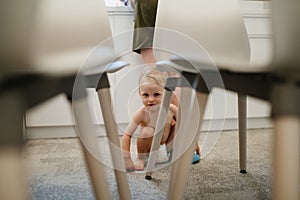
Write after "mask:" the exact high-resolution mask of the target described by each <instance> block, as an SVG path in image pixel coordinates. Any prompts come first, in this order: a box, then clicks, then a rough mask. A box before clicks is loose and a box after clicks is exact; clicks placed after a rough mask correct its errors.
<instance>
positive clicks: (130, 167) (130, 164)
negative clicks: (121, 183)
mask: <svg viewBox="0 0 300 200" xmlns="http://www.w3.org/2000/svg"><path fill="white" fill-rule="evenodd" d="M124 161H125V167H126V171H127V172H132V171H134V168H135V166H134V164H133V162H132V160H131V158H124Z"/></svg>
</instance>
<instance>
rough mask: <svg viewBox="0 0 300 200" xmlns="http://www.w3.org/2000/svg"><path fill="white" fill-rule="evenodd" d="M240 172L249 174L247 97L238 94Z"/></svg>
mask: <svg viewBox="0 0 300 200" xmlns="http://www.w3.org/2000/svg"><path fill="white" fill-rule="evenodd" d="M238 113H239V156H240V172H241V173H243V174H245V173H247V96H246V95H244V94H240V93H239V94H238Z"/></svg>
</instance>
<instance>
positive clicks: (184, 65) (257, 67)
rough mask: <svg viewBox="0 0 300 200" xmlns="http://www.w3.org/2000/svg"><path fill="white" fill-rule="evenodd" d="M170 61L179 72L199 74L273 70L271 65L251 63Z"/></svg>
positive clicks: (172, 58)
mask: <svg viewBox="0 0 300 200" xmlns="http://www.w3.org/2000/svg"><path fill="white" fill-rule="evenodd" d="M170 61H171V62H173V63H175V64H176V65H174V64H173V65H172V64H171V62H170V63H169V65H171V66H172V67H174V68H175V69H177V70H179V71H186V72H190V73H198V72H199V71H203V70H208V71H215V70H218V71H219V70H227V71H230V72H233V73H259V72H262V73H265V72H269V71H270V70H271V68H270V65H268V64H266V63H261V64H251V63H249V62H240V63H239V62H236V61H232V62H231V63H229V62H228V61H227V62H226V61H225V62H216V63H215V62H212V61H210V60H208V59H207V58H205V57H204V58H203V59H202V60H201V58H200V59H199V57H197V58H192V57H191V58H187V59H183V58H180V57H177V56H176V57H171V58H170Z"/></svg>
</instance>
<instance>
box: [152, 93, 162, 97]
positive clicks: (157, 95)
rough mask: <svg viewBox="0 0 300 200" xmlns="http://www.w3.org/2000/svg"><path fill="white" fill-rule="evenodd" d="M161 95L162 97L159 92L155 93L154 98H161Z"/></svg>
mask: <svg viewBox="0 0 300 200" xmlns="http://www.w3.org/2000/svg"><path fill="white" fill-rule="evenodd" d="M160 95H161V94H160V93H158V92H157V93H154V95H153V96H154V97H159V96H160Z"/></svg>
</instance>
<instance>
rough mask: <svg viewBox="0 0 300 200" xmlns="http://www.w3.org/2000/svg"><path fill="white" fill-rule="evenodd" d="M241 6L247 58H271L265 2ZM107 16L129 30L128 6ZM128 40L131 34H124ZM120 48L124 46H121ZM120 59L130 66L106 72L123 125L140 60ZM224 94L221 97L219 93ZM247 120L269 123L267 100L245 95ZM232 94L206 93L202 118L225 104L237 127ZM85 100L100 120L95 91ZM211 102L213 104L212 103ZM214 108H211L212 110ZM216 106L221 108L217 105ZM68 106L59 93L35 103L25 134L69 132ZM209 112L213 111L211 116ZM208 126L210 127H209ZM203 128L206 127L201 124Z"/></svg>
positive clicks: (116, 27)
mask: <svg viewBox="0 0 300 200" xmlns="http://www.w3.org/2000/svg"><path fill="white" fill-rule="evenodd" d="M240 5H241V9H242V12H243V16H244V20H245V23H246V27H247V31H248V34H249V38H250V45H251V52H252V56H251V62H253V63H260V62H268V60H269V59H270V58H271V31H270V27H269V23H270V13H269V10H268V3H267V2H260V1H259V2H255V1H241V2H240ZM108 11H109V19H110V23H111V28H112V32H113V34H114V35H116V34H118V33H122V32H124V31H126V30H131V29H132V26H133V13H132V11H131V9H130V8H129V7H115V8H108ZM128 38H129V40H130V38H131V37H128ZM120 39H122V38H120V37H116V40H117V41H116V45H118V43H121V42H129V43H131V41H118V40H120ZM123 51H124V50H123ZM127 53H128V54H126V55H124V56H122V59H123V60H125V61H127V62H129V63H130V64H131V67H129V68H127V69H126V70H121V71H120V72H117V73H116V74H114V75H111V76H110V82H111V85H112V88H111V91H112V96H113V101H114V102H113V105H114V108H115V111H116V112H115V113H116V119H117V123H119V124H120V125H124V126H125V125H126V123H128V121H129V119H130V115H131V114H132V113H133V112H134V110H136V108H137V107H139V106H140V105H141V104H140V101H139V99H138V97H137V96H136V95H134V94H135V89H136V86H137V84H136V83H137V77H138V74H139V72H140V70H141V68H138V67H136V66H138V65H140V64H142V62H141V59H140V57H139V56H138V55H137V54H134V53H132V52H131V51H130V48H129V49H128V50H127ZM224 95H225V97H226V98H225V103H224V99H223V100H222V98H220V96H224ZM248 99H249V101H248V118H249V119H248V122H249V127H250V128H251V127H252V128H260V127H269V126H270V125H271V124H270V122H269V120H268V117H269V112H270V107H269V105H268V104H267V103H265V102H263V101H261V100H257V99H254V98H248ZM236 100H237V99H236V94H234V93H232V92H226V93H224V92H223V91H221V90H215V91H213V94H212V95H211V97H210V102H209V106H208V109H207V111H206V114H205V119H211V118H213V119H214V120H217V119H218V118H221V117H222V116H223V113H221V112H220V113H218V108H217V105H225V108H226V114H225V118H226V124H225V127H224V128H225V129H236V128H237V123H236V121H237V104H236ZM89 103H90V108H91V110H92V114H93V122H94V123H96V124H103V120H102V117H101V110H100V109H99V104H98V99H97V95H96V94H95V92H94V91H93V90H90V91H89ZM212 104H214V106H212ZM213 109H214V110H213ZM219 110H222V108H220V109H219ZM71 113H72V112H71V108H70V105H69V104H68V102H67V101H66V99H65V97H64V95H59V96H57V97H55V98H53V99H51V100H49V101H47V102H45V103H44V104H42V105H39V106H37V107H35V108H33V109H31V110H30V111H28V113H27V114H26V126H27V128H28V137H32V138H36V137H57V136H73V135H74V131H73V125H74V122H73V119H72V114H71ZM212 113H214V114H215V113H216V115H214V116H213V117H212ZM211 128H212V127H210V129H211ZM204 129H208V127H207V126H205V125H204ZM99 131H101V130H99Z"/></svg>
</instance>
